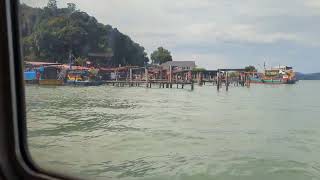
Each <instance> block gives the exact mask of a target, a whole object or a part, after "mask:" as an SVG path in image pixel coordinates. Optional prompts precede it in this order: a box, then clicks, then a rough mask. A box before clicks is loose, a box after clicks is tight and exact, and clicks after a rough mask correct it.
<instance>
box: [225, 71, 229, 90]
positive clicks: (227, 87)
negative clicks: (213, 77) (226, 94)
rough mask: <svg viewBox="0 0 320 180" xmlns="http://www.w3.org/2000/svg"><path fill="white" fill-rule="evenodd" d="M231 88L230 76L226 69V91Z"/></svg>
mask: <svg viewBox="0 0 320 180" xmlns="http://www.w3.org/2000/svg"><path fill="white" fill-rule="evenodd" d="M228 90H229V76H228V71H226V91H228Z"/></svg>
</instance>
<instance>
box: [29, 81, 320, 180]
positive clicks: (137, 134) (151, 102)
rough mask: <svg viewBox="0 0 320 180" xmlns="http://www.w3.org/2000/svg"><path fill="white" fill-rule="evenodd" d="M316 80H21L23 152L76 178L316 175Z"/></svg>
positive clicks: (319, 173)
mask: <svg viewBox="0 0 320 180" xmlns="http://www.w3.org/2000/svg"><path fill="white" fill-rule="evenodd" d="M319 89H320V82H318V81H302V82H299V83H298V84H296V85H275V86H270V85H256V86H252V87H251V88H240V87H239V88H231V89H230V91H229V92H225V91H221V92H219V93H218V92H217V91H216V90H215V88H214V87H212V86H207V87H195V91H193V92H192V91H189V90H187V89H185V90H181V89H179V90H177V89H145V88H115V87H107V86H101V87H56V88H49V87H38V86H27V87H26V92H27V111H28V113H27V119H28V128H29V140H30V151H31V154H32V156H33V158H34V160H35V161H36V162H37V163H39V164H40V165H42V166H43V167H45V168H48V169H51V170H56V171H59V172H63V173H68V174H71V175H75V176H77V177H82V178H84V179H87V178H89V177H90V178H91V179H108V178H110V179H111V178H114V179H146V180H149V179H150V180H153V179H155V180H160V179H174V180H176V179H181V180H203V179H204V180H207V179H216V180H233V179H237V180H239V179H240V180H251V179H254V180H271V179H272V180H308V179H310V180H311V179H312V180H313V179H320V138H319V137H320V118H319V117H320V95H319V93H318V91H319Z"/></svg>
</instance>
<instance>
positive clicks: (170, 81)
mask: <svg viewBox="0 0 320 180" xmlns="http://www.w3.org/2000/svg"><path fill="white" fill-rule="evenodd" d="M169 83H172V66H169Z"/></svg>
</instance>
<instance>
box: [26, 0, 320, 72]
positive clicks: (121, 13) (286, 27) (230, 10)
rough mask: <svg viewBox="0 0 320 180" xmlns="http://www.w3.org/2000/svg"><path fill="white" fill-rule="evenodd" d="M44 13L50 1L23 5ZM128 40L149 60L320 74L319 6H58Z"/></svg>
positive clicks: (139, 0)
mask: <svg viewBox="0 0 320 180" xmlns="http://www.w3.org/2000/svg"><path fill="white" fill-rule="evenodd" d="M22 2H24V3H26V4H28V5H31V6H37V7H42V6H44V5H46V3H47V0H23V1H22ZM67 2H72V3H75V4H76V5H77V8H78V9H80V10H82V11H85V12H87V13H88V14H90V15H92V16H94V17H96V18H97V19H98V21H99V22H101V23H104V24H110V25H112V26H113V27H116V28H118V29H119V30H120V31H121V32H123V33H125V34H127V35H129V36H130V37H131V38H132V39H133V40H134V41H136V42H138V43H139V44H141V45H142V46H144V47H145V48H146V51H147V53H148V54H150V53H151V52H152V51H153V50H154V49H156V48H157V47H158V46H163V47H165V48H167V49H169V50H170V51H171V53H172V55H173V58H174V60H178V61H183V60H185V61H186V60H195V61H196V63H197V65H198V66H200V67H205V68H207V69H217V68H226V67H228V68H238V67H244V66H246V65H255V66H257V67H261V66H263V63H264V62H266V64H267V66H277V65H279V64H281V65H291V66H294V68H295V69H296V70H297V71H300V72H319V71H320V0H178V1H173V0H58V5H59V6H60V7H64V6H66V3H67Z"/></svg>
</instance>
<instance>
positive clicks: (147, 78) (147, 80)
mask: <svg viewBox="0 0 320 180" xmlns="http://www.w3.org/2000/svg"><path fill="white" fill-rule="evenodd" d="M144 73H145V78H146V86H147V88H148V82H149V77H148V68H147V67H145V70H144Z"/></svg>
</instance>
